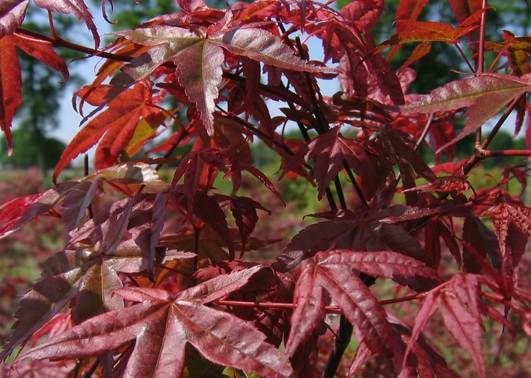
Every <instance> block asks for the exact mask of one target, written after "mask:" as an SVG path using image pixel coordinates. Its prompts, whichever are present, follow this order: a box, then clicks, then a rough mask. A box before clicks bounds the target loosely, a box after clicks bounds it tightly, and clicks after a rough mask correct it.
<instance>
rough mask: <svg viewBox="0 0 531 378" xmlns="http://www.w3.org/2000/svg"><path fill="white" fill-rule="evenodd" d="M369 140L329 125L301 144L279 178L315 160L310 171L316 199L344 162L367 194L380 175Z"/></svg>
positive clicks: (377, 159) (323, 191)
mask: <svg viewBox="0 0 531 378" xmlns="http://www.w3.org/2000/svg"><path fill="white" fill-rule="evenodd" d="M369 146H370V143H368V142H367V141H362V140H358V139H347V138H345V137H343V135H341V133H340V132H339V128H334V129H331V130H330V131H328V132H326V133H325V134H323V135H320V136H318V137H317V138H315V139H313V140H312V141H311V142H309V143H308V144H307V145H305V146H304V147H302V148H301V149H300V150H299V151H298V152H297V153H296V154H295V155H294V156H293V157H292V158H291V159H290V160H289V161H288V162H286V166H285V167H284V172H283V173H282V175H281V177H280V178H282V177H283V176H284V175H285V174H286V173H287V172H289V171H290V170H295V169H297V168H298V167H299V166H300V165H302V164H303V163H306V162H308V161H310V160H311V159H314V160H315V164H314V167H313V170H312V174H313V176H314V177H316V179H317V182H318V183H319V195H318V199H319V200H320V199H321V198H323V195H324V193H325V191H326V188H327V187H328V184H329V183H330V181H332V180H334V179H335V178H336V177H337V175H338V173H339V172H340V171H342V170H343V169H344V168H345V165H348V166H349V167H350V168H351V169H352V170H353V171H354V172H355V173H356V174H357V175H358V176H359V181H360V182H363V183H364V185H363V187H367V194H370V193H371V192H374V191H375V190H376V188H377V187H378V185H379V184H381V181H382V179H383V180H385V178H382V177H379V175H378V169H377V168H376V166H377V165H378V163H379V160H382V159H381V158H380V157H379V156H378V155H376V152H375V151H376V149H375V148H372V149H371V148H369Z"/></svg>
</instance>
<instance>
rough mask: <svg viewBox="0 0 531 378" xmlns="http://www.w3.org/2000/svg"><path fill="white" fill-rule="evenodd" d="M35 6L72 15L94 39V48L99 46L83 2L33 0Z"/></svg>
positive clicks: (95, 30)
mask: <svg viewBox="0 0 531 378" xmlns="http://www.w3.org/2000/svg"><path fill="white" fill-rule="evenodd" d="M33 1H34V2H35V5H37V6H38V7H41V8H44V9H46V10H48V11H50V12H59V13H64V14H73V15H74V16H76V17H77V18H79V19H80V20H81V21H83V22H84V23H85V24H86V25H87V27H88V28H89V30H90V31H91V33H92V36H93V37H94V41H95V42H96V47H98V46H99V44H100V35H99V33H98V29H97V28H96V24H94V20H93V18H92V14H91V13H90V11H89V9H88V7H87V5H86V4H85V2H84V1H83V0H33Z"/></svg>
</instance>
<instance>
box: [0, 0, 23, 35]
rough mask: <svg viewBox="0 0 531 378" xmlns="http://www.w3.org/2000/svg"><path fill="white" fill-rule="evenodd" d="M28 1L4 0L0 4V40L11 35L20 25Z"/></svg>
mask: <svg viewBox="0 0 531 378" xmlns="http://www.w3.org/2000/svg"><path fill="white" fill-rule="evenodd" d="M28 4H29V0H4V1H2V3H1V4H0V38H2V37H4V36H6V35H8V34H12V33H13V32H14V31H15V30H16V29H17V28H18V27H19V26H20V25H21V24H22V20H23V19H24V16H25V15H26V9H27V8H28Z"/></svg>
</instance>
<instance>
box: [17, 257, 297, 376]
mask: <svg viewBox="0 0 531 378" xmlns="http://www.w3.org/2000/svg"><path fill="white" fill-rule="evenodd" d="M262 269H265V268H264V267H263V266H255V267H253V268H250V269H245V270H241V271H238V272H236V273H232V274H230V275H223V276H219V277H216V278H213V279H211V280H209V281H207V282H205V283H203V284H199V285H197V286H195V287H193V288H191V289H189V290H185V291H182V292H180V293H179V294H177V295H176V296H175V297H171V296H170V295H169V294H168V293H167V292H165V291H163V290H157V289H145V288H128V289H122V290H119V291H118V292H117V294H118V295H120V296H121V297H123V299H125V300H127V301H131V302H139V303H138V304H135V305H133V306H130V307H126V308H123V309H120V310H116V311H111V312H109V313H106V314H102V315H100V316H97V317H95V318H92V319H89V320H87V321H85V322H83V323H81V324H79V325H78V326H76V327H74V328H72V329H71V330H69V331H67V332H64V333H62V334H59V335H57V336H56V337H54V338H52V339H51V340H49V341H48V342H46V343H44V344H42V345H39V346H37V347H35V348H33V349H32V350H30V351H28V352H26V353H24V354H22V355H21V356H19V357H18V358H17V361H20V360H21V359H24V358H32V359H44V358H54V359H55V358H65V359H68V358H79V357H87V356H97V355H100V354H103V353H105V352H107V351H111V350H115V349H117V348H120V347H121V346H124V345H127V344H130V342H132V341H134V347H133V348H134V349H133V351H132V353H130V354H129V355H128V356H127V355H126V356H124V358H126V359H127V366H126V367H125V368H124V369H125V370H124V372H123V374H124V375H127V376H144V377H147V376H155V375H159V376H172V375H175V374H177V375H180V374H182V371H183V369H184V367H185V365H186V361H185V347H186V344H187V343H190V344H192V345H193V346H194V348H196V349H197V350H198V351H199V352H200V353H201V354H202V355H203V356H204V357H205V358H206V359H208V360H210V361H212V362H214V363H218V364H222V365H226V366H234V367H236V368H238V369H242V370H245V371H254V372H256V373H258V374H260V375H263V376H267V377H289V376H290V374H291V369H290V368H289V367H288V366H286V365H285V364H284V363H283V362H282V361H281V358H280V353H279V352H278V350H277V349H276V348H275V347H274V346H273V345H270V344H267V343H265V342H264V339H265V336H264V335H263V334H262V333H260V332H259V331H258V330H256V328H255V327H253V326H251V325H249V324H248V323H247V322H245V321H244V320H241V319H240V318H237V317H236V316H234V315H231V314H228V313H226V312H225V311H219V310H217V309H215V308H212V307H209V306H206V305H207V304H208V303H211V302H213V301H215V300H217V299H221V298H222V297H223V296H225V295H226V294H227V293H229V292H232V291H234V290H237V289H238V288H240V287H242V286H244V285H245V284H246V283H247V282H248V281H249V279H251V278H252V277H253V276H254V275H255V274H257V273H259V272H260V271H261V270H262ZM146 329H149V332H146ZM235 330H238V332H235Z"/></svg>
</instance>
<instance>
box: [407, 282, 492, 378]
mask: <svg viewBox="0 0 531 378" xmlns="http://www.w3.org/2000/svg"><path fill="white" fill-rule="evenodd" d="M480 289H481V287H480V281H479V279H478V276H476V275H473V274H461V273H460V274H457V275H456V276H454V278H452V280H451V281H450V282H449V284H448V285H446V286H441V287H437V288H435V289H434V290H432V291H431V292H429V293H428V295H427V296H426V297H425V298H424V300H423V301H422V303H421V305H420V307H419V310H418V313H417V316H416V317H415V324H414V327H413V330H412V332H411V339H410V342H409V345H408V349H407V352H409V351H410V350H411V349H412V346H413V343H415V341H416V340H417V338H418V337H419V335H420V333H421V332H422V330H423V329H424V327H425V326H426V324H427V322H428V320H429V318H430V317H431V316H432V315H433V314H434V313H435V312H436V311H437V310H439V311H440V313H441V315H442V318H443V321H444V324H445V325H446V328H447V329H448V331H449V332H450V334H451V335H452V337H453V338H454V339H455V341H456V342H457V343H458V344H459V346H461V347H462V348H463V349H465V350H466V351H468V352H469V353H470V356H471V357H472V359H473V361H474V365H475V366H476V371H477V374H478V377H486V376H487V375H486V370H485V358H484V356H483V350H482V349H483V346H482V342H481V338H482V336H483V331H484V328H483V323H482V320H481V317H480V315H485V316H489V317H494V316H496V314H495V313H493V312H492V311H497V310H494V309H491V308H489V307H488V306H485V304H484V303H483V302H482V301H481V298H480ZM491 310H492V311H491ZM496 317H497V316H496ZM497 320H499V319H497ZM407 352H406V354H407Z"/></svg>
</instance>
